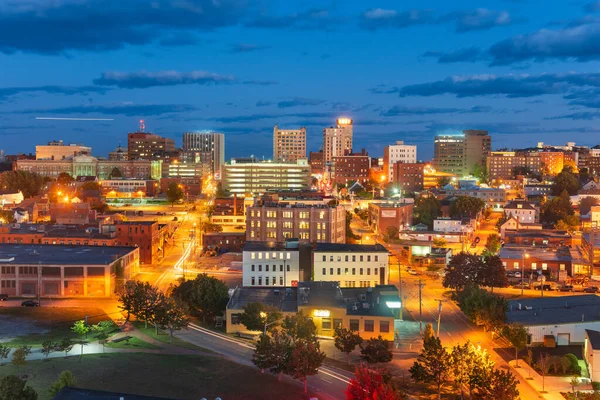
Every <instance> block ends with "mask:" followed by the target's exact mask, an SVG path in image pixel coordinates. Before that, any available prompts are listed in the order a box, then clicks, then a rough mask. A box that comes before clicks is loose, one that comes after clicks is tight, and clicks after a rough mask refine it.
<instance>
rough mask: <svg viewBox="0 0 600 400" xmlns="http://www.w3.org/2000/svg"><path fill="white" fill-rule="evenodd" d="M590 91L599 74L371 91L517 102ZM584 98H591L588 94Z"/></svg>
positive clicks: (453, 81)
mask: <svg viewBox="0 0 600 400" xmlns="http://www.w3.org/2000/svg"><path fill="white" fill-rule="evenodd" d="M590 87H592V88H600V73H568V74H541V75H528V74H521V75H516V74H510V75H505V76H497V75H467V76H451V77H448V78H446V79H444V80H441V81H434V82H429V83H421V84H415V85H407V86H403V87H389V86H383V85H379V86H376V87H374V88H373V89H371V92H372V93H376V94H385V93H387V94H393V93H398V94H399V96H400V97H406V96H437V95H442V94H451V95H455V96H456V97H475V96H490V95H505V96H507V97H510V98H516V97H531V96H539V95H544V94H564V95H565V98H568V97H567V96H568V95H569V94H571V96H572V95H574V94H577V93H581V92H580V91H582V90H584V89H586V88H590ZM586 93H587V92H586ZM594 94H595V92H594V93H592V95H594ZM587 95H588V96H589V95H590V94H589V93H587Z"/></svg>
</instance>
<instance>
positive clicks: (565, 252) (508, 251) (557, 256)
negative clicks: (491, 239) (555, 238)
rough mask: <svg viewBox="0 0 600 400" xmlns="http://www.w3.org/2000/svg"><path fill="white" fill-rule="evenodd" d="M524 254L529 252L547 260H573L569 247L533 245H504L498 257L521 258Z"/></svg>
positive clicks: (536, 257) (533, 255)
mask: <svg viewBox="0 0 600 400" xmlns="http://www.w3.org/2000/svg"><path fill="white" fill-rule="evenodd" d="M524 254H528V255H529V257H530V258H535V259H538V260H547V261H571V259H572V257H571V252H570V251H569V248H567V247H563V248H559V249H558V250H551V249H548V248H536V247H531V246H527V247H522V246H515V247H507V246H504V247H503V248H501V249H500V253H498V257H500V258H502V259H510V260H521V259H522V258H523V255H524Z"/></svg>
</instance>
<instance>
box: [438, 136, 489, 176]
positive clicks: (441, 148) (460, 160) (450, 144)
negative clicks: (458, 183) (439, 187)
mask: <svg viewBox="0 0 600 400" xmlns="http://www.w3.org/2000/svg"><path fill="white" fill-rule="evenodd" d="M491 150H492V138H491V136H489V135H488V132H487V131H483V130H465V131H463V132H462V133H461V134H458V135H456V134H453V135H438V136H436V137H435V140H434V165H435V168H436V169H437V170H439V171H442V172H448V173H452V174H457V175H461V176H464V175H469V174H471V173H473V172H474V170H475V168H476V166H477V165H478V166H479V167H480V168H481V167H483V166H485V165H486V161H487V155H488V153H489V152H490V151H491Z"/></svg>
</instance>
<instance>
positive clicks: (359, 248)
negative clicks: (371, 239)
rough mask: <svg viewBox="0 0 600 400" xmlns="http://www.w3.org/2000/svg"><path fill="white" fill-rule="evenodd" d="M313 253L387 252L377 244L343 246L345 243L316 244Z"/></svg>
mask: <svg viewBox="0 0 600 400" xmlns="http://www.w3.org/2000/svg"><path fill="white" fill-rule="evenodd" d="M315 251H326V252H338V251H339V252H350V253H354V252H356V253H387V252H388V250H387V249H386V248H385V247H383V246H382V245H380V244H379V243H378V244H345V243H317V246H316V248H315Z"/></svg>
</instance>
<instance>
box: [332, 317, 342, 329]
mask: <svg viewBox="0 0 600 400" xmlns="http://www.w3.org/2000/svg"><path fill="white" fill-rule="evenodd" d="M333 327H334V328H341V327H342V320H341V319H340V318H334V319H333Z"/></svg>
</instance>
